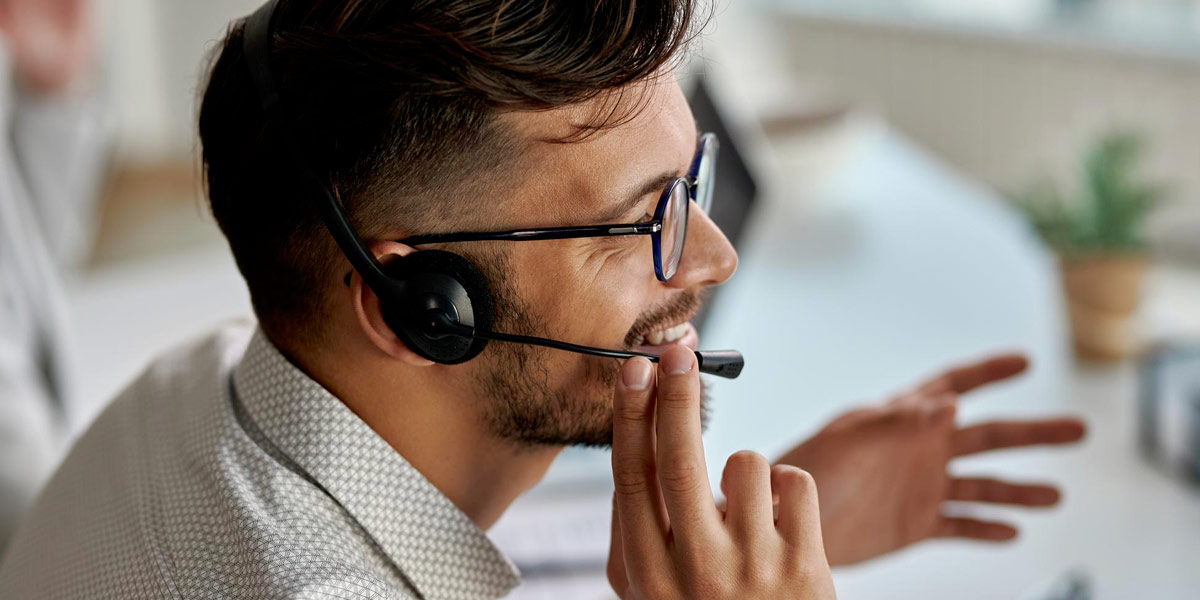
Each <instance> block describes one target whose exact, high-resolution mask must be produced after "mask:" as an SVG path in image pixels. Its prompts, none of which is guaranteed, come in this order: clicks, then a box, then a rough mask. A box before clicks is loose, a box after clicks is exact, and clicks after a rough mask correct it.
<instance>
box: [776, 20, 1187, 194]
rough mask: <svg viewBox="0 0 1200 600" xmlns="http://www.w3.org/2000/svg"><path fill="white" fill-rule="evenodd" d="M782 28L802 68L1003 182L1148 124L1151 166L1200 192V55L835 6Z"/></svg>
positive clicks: (1073, 159)
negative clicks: (933, 24) (1125, 48)
mask: <svg viewBox="0 0 1200 600" xmlns="http://www.w3.org/2000/svg"><path fill="white" fill-rule="evenodd" d="M777 32H778V34H779V35H780V36H781V37H782V39H783V40H784V42H783V44H784V48H785V59H786V61H787V64H788V68H789V70H790V72H791V73H792V75H794V76H795V77H797V78H799V79H800V80H801V81H803V82H805V83H806V84H808V85H810V86H814V87H816V88H818V89H824V90H831V91H832V92H831V93H837V94H841V95H844V96H845V97H846V98H847V99H849V100H851V101H853V102H857V103H863V104H869V105H872V106H874V107H876V108H877V109H878V110H880V111H881V112H883V113H884V114H885V115H886V117H887V118H888V119H889V120H890V121H891V122H892V123H894V124H895V125H896V126H898V127H899V128H901V129H902V130H904V131H906V132H907V133H909V134H910V135H911V136H913V137H914V138H916V139H917V140H918V141H920V142H921V143H922V144H924V145H925V146H926V147H928V148H930V149H932V150H933V151H935V152H937V153H938V154H940V155H941V156H943V157H944V158H946V159H947V160H949V161H950V162H951V163H953V164H955V165H956V166H958V167H960V168H962V169H963V170H965V171H967V172H968V173H971V174H973V175H975V176H976V177H978V178H980V179H982V180H983V181H985V182H987V183H990V184H992V185H994V186H996V187H999V188H1001V189H1005V190H1012V189H1019V188H1020V187H1022V186H1023V185H1024V184H1025V183H1027V182H1029V181H1030V179H1031V178H1033V177H1035V176H1036V175H1038V174H1039V173H1043V172H1050V173H1052V174H1057V175H1060V176H1066V175H1067V174H1070V173H1073V171H1072V170H1073V169H1074V168H1075V166H1076V164H1077V161H1078V152H1079V150H1080V148H1081V146H1083V145H1085V144H1086V143H1087V141H1089V140H1091V139H1093V138H1094V137H1095V136H1096V135H1097V134H1098V133H1099V132H1103V131H1105V130H1106V129H1108V128H1111V127H1115V126H1126V127H1133V128H1136V129H1139V130H1143V131H1145V132H1146V133H1147V134H1148V136H1149V138H1150V141H1151V143H1152V149H1151V156H1150V162H1149V165H1148V170H1149V171H1150V172H1151V173H1153V174H1158V175H1163V176H1166V177H1167V178H1169V179H1170V180H1172V181H1174V182H1176V183H1177V192H1178V195H1179V196H1180V197H1181V198H1183V199H1187V200H1193V201H1200V168H1198V167H1200V57H1196V59H1195V60H1194V61H1192V60H1186V59H1169V58H1162V57H1158V58H1155V57H1149V56H1133V55H1129V54H1122V53H1119V52H1116V51H1105V50H1102V49H1098V48H1095V47H1081V46H1075V47H1072V46H1067V45H1057V44H1053V43H1047V42H1046V41H1044V40H1043V41H1036V40H1020V39H1016V38H1003V37H998V36H985V35H965V34H960V33H956V32H953V31H948V30H939V29H935V28H925V29H918V28H912V27H902V26H889V25H885V24H877V23H867V22H851V21H846V20H838V19H836V18H825V17H798V16H797V17H791V18H788V19H785V20H783V22H781V23H780V24H779V26H778V29H777Z"/></svg>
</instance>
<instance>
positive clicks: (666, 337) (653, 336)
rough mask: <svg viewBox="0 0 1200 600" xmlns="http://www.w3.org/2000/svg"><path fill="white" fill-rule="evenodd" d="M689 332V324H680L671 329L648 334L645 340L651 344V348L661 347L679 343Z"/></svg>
mask: <svg viewBox="0 0 1200 600" xmlns="http://www.w3.org/2000/svg"><path fill="white" fill-rule="evenodd" d="M687 331H688V324H687V323H680V324H679V325H676V326H674V327H671V328H669V329H662V330H659V331H652V332H650V333H647V334H646V336H645V339H646V343H648V344H650V345H651V346H660V345H662V344H670V343H671V342H675V341H678V340H679V339H680V338H682V337H683V336H684V334H686V333H687Z"/></svg>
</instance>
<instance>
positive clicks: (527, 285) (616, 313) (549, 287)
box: [514, 240, 659, 347]
mask: <svg viewBox="0 0 1200 600" xmlns="http://www.w3.org/2000/svg"><path fill="white" fill-rule="evenodd" d="M558 244H559V247H558V248H549V246H552V245H554V244H551V243H548V244H534V245H542V246H546V248H537V249H530V251H529V252H525V253H522V257H521V258H520V259H519V260H515V261H514V267H518V265H519V267H518V268H519V272H520V273H521V276H520V278H519V281H520V289H521V290H522V293H523V296H524V299H525V300H526V302H527V303H528V305H529V306H530V308H531V310H532V311H533V313H534V314H533V315H532V316H533V317H534V318H535V323H537V324H538V326H539V329H542V330H543V331H545V332H547V333H549V334H551V335H557V336H562V338H563V339H565V340H566V341H572V342H577V343H582V344H589V345H597V346H606V347H607V346H613V345H614V344H616V345H619V344H620V343H621V342H622V341H623V339H624V337H625V334H626V333H628V331H629V327H630V326H631V325H632V324H633V322H634V321H635V320H637V317H638V316H639V315H640V314H641V313H642V312H643V311H644V310H645V309H646V307H648V306H653V305H654V304H655V297H654V294H655V293H656V291H655V288H656V287H659V286H658V285H657V283H658V281H657V280H656V279H655V278H654V270H653V269H654V268H653V265H652V264H651V260H650V252H651V251H650V247H649V240H646V243H645V244H632V245H630V246H632V247H630V246H626V247H624V248H619V247H618V248H615V249H597V248H595V246H594V245H593V246H591V247H588V245H587V244H578V245H571V244H568V243H564V242H558ZM643 245H644V246H645V247H642V246H643ZM564 246H566V247H564ZM643 255H644V256H643ZM514 258H515V257H514ZM639 259H640V260H639Z"/></svg>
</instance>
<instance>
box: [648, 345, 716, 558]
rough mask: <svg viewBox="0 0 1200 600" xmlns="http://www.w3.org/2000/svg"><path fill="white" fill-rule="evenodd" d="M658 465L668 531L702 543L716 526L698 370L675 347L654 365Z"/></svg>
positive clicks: (682, 350) (691, 359)
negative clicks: (656, 367)
mask: <svg viewBox="0 0 1200 600" xmlns="http://www.w3.org/2000/svg"><path fill="white" fill-rule="evenodd" d="M658 366H659V369H658V400H657V411H656V412H657V417H658V425H657V427H656V431H657V434H658V435H657V442H658V452H657V466H658V480H659V487H660V488H661V490H662V497H663V501H664V502H665V503H666V506H667V515H668V519H669V520H670V522H671V532H672V535H673V536H674V537H675V539H677V540H680V541H682V542H684V543H689V542H692V543H703V541H704V540H709V539H712V538H711V537H710V536H712V535H715V532H716V531H717V530H719V529H720V526H721V519H720V515H719V513H718V512H717V506H716V504H715V503H714V502H713V495H712V488H711V487H710V486H709V482H708V468H707V467H706V466H705V463H704V442H703V441H702V440H701V437H700V436H701V422H700V411H701V407H700V374H699V370H698V369H697V365H696V356H695V354H694V353H693V352H692V350H690V349H688V348H686V347H684V346H673V347H671V348H668V349H667V351H666V352H664V353H663V355H662V358H661V359H660V360H659V363H658Z"/></svg>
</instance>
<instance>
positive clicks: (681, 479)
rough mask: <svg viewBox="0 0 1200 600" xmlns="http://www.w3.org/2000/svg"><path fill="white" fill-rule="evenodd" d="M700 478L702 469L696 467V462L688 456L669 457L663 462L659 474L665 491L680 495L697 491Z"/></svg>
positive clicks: (675, 455) (676, 455)
mask: <svg viewBox="0 0 1200 600" xmlns="http://www.w3.org/2000/svg"><path fill="white" fill-rule="evenodd" d="M700 477H701V474H700V469H699V467H698V466H697V465H696V461H694V460H692V459H691V457H689V456H687V455H686V454H674V455H669V456H667V457H666V458H665V459H664V460H663V463H662V465H661V471H660V473H659V479H660V480H661V481H662V486H663V489H664V490H666V491H669V492H674V493H678V494H684V493H689V492H694V491H696V489H697V488H699V487H700Z"/></svg>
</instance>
